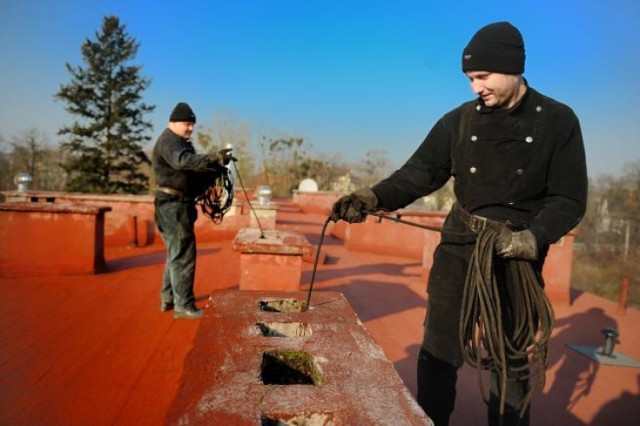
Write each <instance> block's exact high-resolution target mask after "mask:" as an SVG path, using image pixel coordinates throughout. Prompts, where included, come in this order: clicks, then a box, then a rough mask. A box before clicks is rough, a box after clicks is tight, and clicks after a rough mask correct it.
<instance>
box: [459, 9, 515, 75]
mask: <svg viewBox="0 0 640 426" xmlns="http://www.w3.org/2000/svg"><path fill="white" fill-rule="evenodd" d="M524 58H525V54H524V41H523V40H522V35H521V34H520V31H518V29H517V28H516V27H514V26H513V25H511V24H510V23H508V22H495V23H493V24H489V25H487V26H485V27H482V28H480V29H479V30H478V32H476V33H475V34H474V36H473V37H472V38H471V41H469V44H467V47H465V48H464V51H463V52H462V72H467V71H489V72H497V73H501V74H523V73H524Z"/></svg>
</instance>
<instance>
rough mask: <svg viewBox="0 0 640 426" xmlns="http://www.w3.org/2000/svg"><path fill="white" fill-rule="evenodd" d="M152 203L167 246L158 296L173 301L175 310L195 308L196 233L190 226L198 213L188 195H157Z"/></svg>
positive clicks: (163, 300)
mask: <svg viewBox="0 0 640 426" xmlns="http://www.w3.org/2000/svg"><path fill="white" fill-rule="evenodd" d="M154 206H155V221H156V225H157V227H158V230H159V231H160V235H162V240H163V241H164V244H165V246H166V247H167V261H166V263H165V266H164V277H163V279H162V289H161V291H160V299H161V301H162V302H169V303H174V304H175V307H176V309H183V308H191V307H194V306H195V296H194V293H193V282H194V277H195V272H196V236H195V233H194V230H193V225H194V223H195V221H196V218H197V216H198V213H197V211H196V207H195V203H194V202H193V200H191V199H188V198H182V197H174V196H169V195H158V196H156V198H155V200H154Z"/></svg>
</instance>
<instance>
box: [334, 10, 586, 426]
mask: <svg viewBox="0 0 640 426" xmlns="http://www.w3.org/2000/svg"><path fill="white" fill-rule="evenodd" d="M524 68H525V48H524V42H523V39H522V36H521V34H520V31H518V29H517V28H515V27H514V26H513V25H511V24H510V23H508V22H497V23H493V24H489V25H487V26H485V27H483V28H481V29H480V30H479V31H478V32H477V33H476V34H475V35H474V36H473V37H472V38H471V40H470V41H469V43H468V45H467V46H466V47H465V48H464V51H463V53H462V71H463V72H464V73H465V75H466V77H467V78H468V79H469V81H470V84H471V90H472V91H473V93H474V94H475V95H477V99H475V100H473V101H469V102H466V103H463V104H462V105H460V106H459V107H457V108H455V109H453V110H452V111H450V112H448V113H447V114H445V115H444V116H443V117H442V118H440V119H439V120H438V121H437V123H436V124H435V125H434V127H433V128H432V129H431V131H430V132H429V133H428V134H427V136H426V138H425V139H424V141H423V142H422V144H421V145H420V146H418V148H417V150H416V151H415V152H414V154H413V155H412V156H411V157H410V158H409V159H408V161H407V162H406V163H405V164H404V165H403V166H402V167H401V168H400V169H399V170H397V171H395V172H394V173H393V174H391V176H389V177H388V178H386V179H383V180H382V181H380V182H379V183H377V184H376V185H374V186H373V187H372V188H362V189H359V190H357V191H355V192H354V193H352V194H350V195H346V196H344V197H342V198H341V199H339V200H338V201H337V202H336V203H335V204H334V206H333V209H332V219H333V220H334V221H337V220H339V219H342V220H345V221H347V222H350V223H355V222H362V221H364V220H365V217H366V215H367V212H368V211H374V210H386V211H393V210H397V209H399V208H402V207H404V206H407V205H408V204H410V203H412V202H414V201H415V200H417V199H418V198H420V197H424V196H426V195H428V194H431V193H432V192H434V191H436V190H438V189H439V188H440V187H442V186H443V185H444V184H445V183H446V182H447V181H448V180H449V179H450V178H454V193H455V196H456V203H455V204H454V206H453V207H452V209H451V211H450V212H449V215H448V216H447V218H446V220H445V224H444V228H443V232H442V239H441V243H440V244H439V245H438V247H437V249H436V251H435V253H434V262H433V267H432V268H431V271H430V275H429V281H428V290H427V291H428V302H427V313H426V318H425V323H424V338H423V343H422V347H421V349H420V353H419V355H418V371H417V373H418V395H417V400H418V403H419V404H420V405H421V407H422V408H423V409H424V410H425V412H426V413H427V414H428V415H429V416H430V417H431V418H432V419H433V420H434V422H435V424H436V425H437V426H445V425H448V424H449V417H450V415H451V413H452V412H453V409H454V402H455V397H456V380H457V371H458V369H459V368H460V367H461V366H462V365H463V363H464V361H465V359H466V360H467V361H469V358H468V357H467V355H468V352H467V351H466V350H465V349H466V345H468V344H469V342H470V341H472V340H473V338H469V337H465V335H464V333H463V330H462V327H461V323H463V324H465V322H464V321H463V317H462V313H463V312H462V308H463V306H465V305H464V304H463V297H464V294H465V293H464V292H465V285H469V286H470V287H471V286H473V285H476V284H477V283H478V281H477V280H476V281H474V280H473V279H469V280H468V279H467V278H468V276H467V275H468V274H467V271H468V267H469V263H470V259H471V257H472V255H473V253H474V250H475V249H476V248H478V247H483V245H482V243H481V242H480V241H481V240H482V241H488V242H489V243H490V245H489V251H488V252H487V253H488V256H489V257H490V262H489V264H490V265H491V266H492V268H493V279H494V280H495V283H496V288H497V292H498V294H499V295H500V296H497V298H498V300H492V299H496V296H495V294H496V293H492V294H491V295H489V296H488V298H489V301H490V302H493V303H494V304H495V305H497V307H498V308H501V310H499V312H501V315H500V317H499V318H497V317H496V318H493V321H487V322H483V323H482V327H484V328H485V329H486V330H482V331H483V332H486V331H488V330H489V329H492V328H494V327H496V326H497V325H499V323H502V325H503V328H502V329H498V330H499V333H502V335H499V336H498V337H499V338H504V339H505V341H506V344H507V345H509V344H510V345H512V346H515V345H517V344H521V342H520V341H519V339H520V337H519V334H518V333H523V331H522V330H518V332H516V331H514V330H513V328H514V317H516V316H517V315H519V314H520V313H521V312H523V311H527V310H529V309H530V308H532V306H531V305H533V302H531V301H530V300H529V301H528V302H523V301H522V300H519V301H516V303H511V302H510V301H512V300H514V299H516V298H517V297H516V293H517V292H521V290H520V289H521V288H522V286H523V284H522V282H523V281H524V279H523V278H522V277H521V276H518V275H517V274H516V273H515V272H516V270H520V269H518V268H520V265H522V264H525V266H528V267H530V268H531V270H532V271H533V275H534V279H533V286H532V287H533V288H534V289H537V291H538V293H539V294H541V293H543V292H542V291H541V290H540V286H541V285H543V282H542V276H541V271H542V266H543V263H544V259H545V257H546V255H547V251H548V249H549V245H550V244H552V243H554V242H555V241H557V240H558V239H560V238H561V237H562V236H563V235H565V234H566V233H567V232H569V231H570V230H571V229H572V228H574V227H575V226H576V225H577V224H578V223H579V222H580V220H581V219H582V216H583V214H584V212H585V209H586V200H587V172H586V164H585V153H584V146H583V141H582V134H581V131H580V124H579V121H578V118H577V117H576V115H575V114H574V112H573V111H572V110H571V109H570V108H569V107H568V106H566V105H564V104H561V103H559V102H557V101H555V100H553V99H551V98H549V97H547V96H544V95H542V94H541V93H539V92H537V91H536V90H534V89H533V88H531V87H529V86H528V84H527V81H526V80H525V79H524V78H523V76H522V74H523V73H524ZM420 232H421V231H420ZM527 264H528V265H527ZM472 266H474V267H475V264H472ZM471 270H472V269H469V271H471ZM469 276H471V277H473V275H469ZM489 282H491V279H489ZM518 294H519V293H518ZM543 297H544V296H543ZM518 303H519V304H518ZM478 318H482V316H481V315H478ZM539 319H540V318H538V317H536V316H535V315H534V318H533V319H532V320H531V321H530V323H529V324H527V326H528V328H527V329H526V331H528V332H530V333H533V335H535V334H536V332H537V331H538V320H539ZM471 320H472V321H476V320H477V319H476V318H471ZM548 322H549V323H550V322H551V321H548ZM550 328H551V325H550V324H549V325H548V329H549V330H550ZM488 340H489V338H488V337H487V335H485V338H484V341H481V342H480V344H485V345H488V344H491V343H492V342H489V341H488ZM475 343H478V342H477V341H476V342H475ZM526 343H527V344H528V345H529V346H527V348H528V349H530V348H531V347H532V342H531V341H527V342H526ZM543 345H544V347H542V348H541V350H540V351H539V352H536V354H537V355H541V358H542V359H541V362H542V370H541V372H542V378H544V368H545V367H546V359H545V356H546V342H543ZM472 349H476V350H477V351H483V349H482V348H477V347H476V348H472ZM522 352H523V351H521V352H520V355H518V356H515V357H513V358H510V357H508V356H507V357H506V366H505V367H504V370H502V366H501V365H500V364H501V363H500V362H499V361H500V360H499V359H498V360H495V359H493V361H496V362H486V363H483V364H482V366H483V368H484V369H488V370H490V371H491V379H490V381H491V385H490V397H489V400H488V401H487V403H488V416H489V424H491V425H516V424H518V425H524V426H526V425H528V424H529V401H530V399H529V398H530V396H531V387H530V385H529V380H528V366H529V364H530V363H531V360H530V359H529V357H530V354H526V353H525V354H524V355H522ZM482 355H486V352H484V353H483V354H482ZM503 364H504V363H503Z"/></svg>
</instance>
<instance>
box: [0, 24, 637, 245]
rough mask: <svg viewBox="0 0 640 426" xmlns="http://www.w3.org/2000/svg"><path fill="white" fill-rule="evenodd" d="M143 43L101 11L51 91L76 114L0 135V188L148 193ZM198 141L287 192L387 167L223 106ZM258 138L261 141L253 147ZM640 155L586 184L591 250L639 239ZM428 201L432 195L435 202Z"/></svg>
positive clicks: (252, 179)
mask: <svg viewBox="0 0 640 426" xmlns="http://www.w3.org/2000/svg"><path fill="white" fill-rule="evenodd" d="M138 48H139V43H138V42H137V41H136V40H135V39H134V38H133V37H132V36H130V35H129V34H128V33H127V30H126V27H125V25H124V24H122V23H121V22H120V20H119V19H118V17H116V16H105V17H104V18H103V21H102V26H101V28H100V29H99V30H98V31H96V33H95V38H94V39H90V38H86V39H85V40H84V41H83V43H82V45H81V54H82V62H83V64H82V65H72V64H69V63H66V64H65V65H66V69H67V71H68V73H69V75H70V80H69V82H67V83H65V84H61V86H60V90H59V91H58V92H57V93H56V94H55V95H54V97H55V99H57V100H58V101H61V102H64V103H65V109H66V111H67V112H68V113H69V114H70V115H71V116H72V117H73V122H72V123H71V124H68V125H64V126H62V127H61V128H60V129H59V131H58V136H59V137H60V138H61V139H60V141H59V143H58V144H57V147H54V146H53V145H51V143H50V141H49V140H48V137H47V136H46V135H44V134H43V133H42V132H40V131H39V130H38V129H37V128H31V129H28V130H26V131H25V132H24V133H22V134H19V135H15V136H12V137H11V138H10V139H9V140H4V139H3V138H2V137H1V136H0V146H2V149H1V150H0V189H2V190H9V189H14V188H15V187H16V185H15V183H14V177H15V175H16V174H18V173H22V172H26V173H29V174H30V175H31V176H32V177H33V182H32V184H31V187H32V188H33V189H40V190H54V191H55V190H64V191H70V192H87V193H105V194H115V193H127V194H148V193H151V192H152V191H153V188H154V182H153V173H152V172H151V167H150V160H149V158H150V152H148V151H149V148H147V150H146V151H145V148H144V146H145V144H146V143H147V142H149V141H150V140H151V138H152V135H151V132H152V130H153V129H152V125H151V123H150V122H149V121H148V120H147V119H146V115H147V114H149V113H150V112H152V111H153V110H154V109H155V106H154V105H149V104H147V103H146V102H145V101H144V91H145V90H146V89H147V88H148V87H149V86H150V84H151V79H150V78H148V77H145V76H142V75H141V68H142V67H141V66H140V65H135V64H132V63H131V62H132V61H133V60H134V59H135V57H136V54H137V51H138ZM195 139H196V141H197V146H198V147H199V149H200V150H201V151H203V152H212V151H215V150H217V149H220V148H221V147H223V146H225V145H227V144H232V145H233V147H234V153H235V156H236V157H238V158H240V159H241V161H239V162H238V163H236V164H235V166H236V167H237V173H238V175H239V177H241V179H242V181H243V183H244V184H245V185H246V186H247V187H255V186H256V185H259V184H268V185H270V186H271V187H272V191H273V194H274V195H275V196H283V197H286V196H290V195H291V191H292V190H293V189H295V188H296V187H297V185H298V184H299V182H300V181H301V180H302V179H305V178H313V179H314V180H315V181H316V182H317V183H318V187H319V189H320V190H339V191H343V192H348V191H351V190H353V189H355V188H358V187H363V186H369V185H371V184H373V183H375V182H377V181H378V180H380V179H381V178H383V177H385V176H387V175H388V174H389V173H390V172H391V171H392V165H391V164H390V162H389V160H388V154H387V153H386V152H385V151H383V150H377V149H371V150H369V151H367V152H366V153H365V154H364V158H362V159H361V160H360V161H358V162H357V163H355V164H353V163H347V162H345V161H343V160H342V159H341V158H340V157H339V155H338V154H334V155H327V154H323V153H318V152H316V151H315V150H314V149H313V147H312V146H310V145H309V144H308V143H307V142H306V141H305V139H304V138H303V137H300V136H296V135H293V136H292V135H283V134H276V133H274V134H261V135H259V136H258V137H257V143H254V142H253V140H254V138H253V137H252V132H251V126H250V124H249V123H248V122H245V121H241V120H238V119H236V117H235V116H234V114H233V113H232V112H228V111H226V112H225V111H223V112H220V113H218V114H216V115H215V116H214V117H213V121H212V123H211V125H210V126H207V125H204V126H203V125H201V124H199V126H198V129H197V132H196V138H195ZM255 145H257V146H255ZM451 197H452V191H451V185H450V184H449V185H447V186H446V187H445V188H444V189H443V190H441V191H439V192H438V193H437V194H434V196H432V199H434V200H436V203H435V207H436V208H438V207H442V206H443V205H445V204H446V202H445V201H444V200H446V199H448V198H451ZM639 199H640V161H636V162H632V163H629V164H628V165H627V166H626V167H625V169H624V170H623V171H622V175H621V176H620V177H613V176H600V177H597V178H595V179H592V180H591V182H590V194H589V204H588V212H587V214H586V216H585V218H584V220H583V221H582V223H581V225H580V233H579V234H578V236H577V238H576V240H577V241H578V242H579V243H580V244H582V245H583V246H584V247H586V248H587V249H589V250H602V249H612V248H613V249H615V250H619V249H622V250H625V253H626V255H628V253H629V252H634V251H637V247H638V242H639V239H640V236H639V232H640V231H639V230H638V223H639V222H640V217H639V216H640V205H639V203H640V201H639ZM432 205H433V203H432Z"/></svg>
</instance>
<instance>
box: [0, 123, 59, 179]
mask: <svg viewBox="0 0 640 426" xmlns="http://www.w3.org/2000/svg"><path fill="white" fill-rule="evenodd" d="M10 146H11V152H10V153H9V154H8V155H6V161H7V168H6V170H7V173H6V174H7V175H8V176H5V177H3V186H4V185H7V186H8V187H14V186H15V184H14V183H13V178H14V176H15V175H17V174H18V173H29V174H30V175H31V177H32V178H33V182H32V183H31V187H32V188H34V189H42V190H60V189H62V188H63V187H64V183H65V173H64V170H63V168H62V167H61V166H60V164H61V163H62V161H63V154H62V152H61V150H60V149H54V148H52V147H51V146H49V144H48V139H47V136H46V135H45V134H44V133H43V132H41V131H39V130H38V129H37V128H35V127H34V128H30V129H28V130H26V131H25V132H23V133H22V134H20V135H18V136H14V137H12V138H11V141H10ZM3 169H4V168H3Z"/></svg>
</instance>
